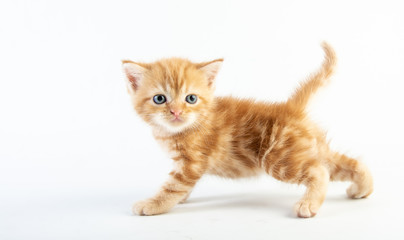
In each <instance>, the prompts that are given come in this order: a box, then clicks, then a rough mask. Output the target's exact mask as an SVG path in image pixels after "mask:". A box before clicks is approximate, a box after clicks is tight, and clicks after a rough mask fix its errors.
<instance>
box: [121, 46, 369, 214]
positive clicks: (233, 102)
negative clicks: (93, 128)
mask: <svg viewBox="0 0 404 240" xmlns="http://www.w3.org/2000/svg"><path fill="white" fill-rule="evenodd" d="M322 47H323V49H324V51H325V54H326V55H325V60H324V62H323V64H322V66H321V68H320V69H319V70H318V71H317V72H316V73H315V74H313V75H312V76H311V77H310V78H309V79H308V80H307V81H305V82H303V83H302V84H301V86H300V87H299V88H298V89H297V90H296V91H295V93H294V94H293V95H292V96H291V97H290V98H289V100H287V101H286V102H280V103H263V102H255V101H252V100H242V99H237V98H232V97H214V95H213V92H214V83H215V76H216V74H217V73H218V71H219V68H220V66H221V64H222V62H223V59H217V60H213V61H210V62H203V63H192V62H190V61H188V60H185V59H180V58H170V59H163V60H160V61H157V62H154V63H135V62H132V61H129V60H124V61H123V70H124V73H125V76H126V80H127V89H128V92H129V94H130V96H131V100H132V103H133V106H134V108H135V110H136V112H137V113H138V114H139V115H140V117H141V118H143V120H144V121H146V122H147V123H149V124H150V125H151V127H152V129H153V134H154V137H155V138H156V140H157V141H158V142H159V143H160V144H161V145H162V146H163V147H164V148H165V149H167V150H168V152H169V153H170V155H171V158H172V159H173V161H174V163H175V167H174V170H173V171H172V172H171V173H170V176H169V179H168V180H167V182H166V183H165V184H164V185H163V186H162V187H161V189H160V191H159V192H158V193H157V194H156V195H155V196H154V197H152V198H150V199H147V200H144V201H140V202H137V203H136V204H134V206H133V212H134V213H135V214H139V215H155V214H161V213H165V212H167V211H169V210H170V209H171V208H172V207H174V206H175V205H176V204H177V203H180V202H184V201H185V200H186V199H187V198H188V196H189V194H190V192H191V190H192V188H193V187H194V186H195V184H196V183H197V181H198V180H199V179H200V178H201V177H202V176H203V175H204V174H213V175H218V176H221V177H227V178H241V177H250V176H256V175H258V174H260V173H262V172H265V173H267V174H269V175H271V176H273V177H274V178H276V179H278V180H280V181H284V182H288V183H296V184H303V185H305V186H306V187H307V189H306V192H305V194H304V196H303V197H302V199H300V201H298V202H297V203H296V205H295V212H296V214H297V216H299V217H304V218H307V217H313V216H315V215H316V213H317V211H318V210H319V208H320V206H321V204H322V203H323V201H324V198H325V194H326V191H327V185H328V182H329V181H330V180H331V181H337V180H341V181H352V182H353V184H352V185H351V186H350V187H349V188H348V189H347V194H348V196H349V197H350V198H364V197H367V196H368V195H369V194H371V193H372V191H373V181H372V177H371V175H370V173H369V171H368V169H367V168H366V166H365V165H363V164H362V163H361V162H358V161H357V160H355V159H353V158H350V157H348V156H345V155H343V154H340V153H338V152H335V151H333V150H331V149H330V148H329V146H328V144H327V140H326V134H325V133H324V132H323V131H322V130H320V129H319V128H318V127H317V126H316V125H315V124H314V123H313V122H312V121H310V119H309V118H308V117H307V115H306V111H305V107H306V105H307V103H308V101H309V100H310V97H311V96H312V95H313V93H315V92H316V91H317V89H318V88H319V87H321V86H323V85H324V84H325V83H327V81H328V79H329V77H330V75H331V74H332V73H333V69H334V66H335V64H336V57H335V53H334V51H333V49H332V48H331V47H330V46H329V45H328V44H327V43H323V45H322Z"/></svg>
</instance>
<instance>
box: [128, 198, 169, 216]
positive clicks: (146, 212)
mask: <svg viewBox="0 0 404 240" xmlns="http://www.w3.org/2000/svg"><path fill="white" fill-rule="evenodd" d="M168 210H169V209H166V208H164V206H163V204H162V203H161V202H158V201H156V200H154V199H147V200H143V201H139V202H137V203H135V204H133V207H132V212H133V214H137V215H140V216H150V215H157V214H161V213H165V212H168Z"/></svg>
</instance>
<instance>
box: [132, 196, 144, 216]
mask: <svg viewBox="0 0 404 240" xmlns="http://www.w3.org/2000/svg"><path fill="white" fill-rule="evenodd" d="M145 205H146V200H143V201H139V202H136V203H135V204H133V206H132V213H133V214H135V215H139V216H142V215H144V214H143V208H144V206H145Z"/></svg>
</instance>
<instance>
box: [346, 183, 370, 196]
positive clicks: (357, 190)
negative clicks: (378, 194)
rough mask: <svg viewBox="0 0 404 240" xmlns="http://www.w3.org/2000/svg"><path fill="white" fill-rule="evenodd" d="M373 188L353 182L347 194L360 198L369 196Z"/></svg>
mask: <svg viewBox="0 0 404 240" xmlns="http://www.w3.org/2000/svg"><path fill="white" fill-rule="evenodd" d="M372 191H373V189H372V188H371V187H359V186H358V184H355V183H353V184H352V185H351V186H350V187H349V188H348V189H347V190H346V194H347V195H348V197H349V198H353V199H360V198H365V197H367V196H369V195H370V194H371V193H372Z"/></svg>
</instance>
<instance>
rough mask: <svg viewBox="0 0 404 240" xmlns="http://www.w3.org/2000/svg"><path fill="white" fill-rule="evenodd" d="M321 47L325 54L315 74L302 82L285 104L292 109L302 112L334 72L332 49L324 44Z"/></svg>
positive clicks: (334, 62)
mask: <svg viewBox="0 0 404 240" xmlns="http://www.w3.org/2000/svg"><path fill="white" fill-rule="evenodd" d="M321 46H322V47H323V50H324V52H325V58H324V61H323V64H322V65H321V68H320V69H319V70H318V71H317V72H316V73H314V74H312V75H311V76H310V77H309V78H308V79H307V80H306V81H304V82H302V83H301V84H300V87H298V88H297V89H296V91H295V92H294V94H293V95H292V97H290V98H289V100H288V101H287V104H288V105H290V106H291V107H293V108H298V109H301V110H304V109H305V107H306V105H307V103H308V102H309V100H310V98H311V96H312V95H313V94H314V93H315V92H316V91H317V89H319V88H320V87H322V86H324V85H325V84H326V83H327V82H328V79H329V78H330V76H331V75H332V74H333V72H334V67H335V65H336V63H337V58H336V55H335V52H334V49H333V48H332V47H331V46H330V45H328V43H326V42H323V43H322V44H321Z"/></svg>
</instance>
